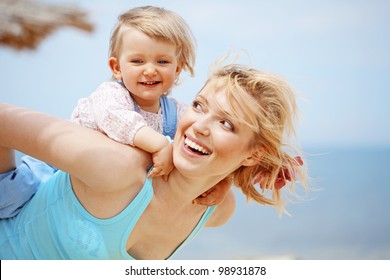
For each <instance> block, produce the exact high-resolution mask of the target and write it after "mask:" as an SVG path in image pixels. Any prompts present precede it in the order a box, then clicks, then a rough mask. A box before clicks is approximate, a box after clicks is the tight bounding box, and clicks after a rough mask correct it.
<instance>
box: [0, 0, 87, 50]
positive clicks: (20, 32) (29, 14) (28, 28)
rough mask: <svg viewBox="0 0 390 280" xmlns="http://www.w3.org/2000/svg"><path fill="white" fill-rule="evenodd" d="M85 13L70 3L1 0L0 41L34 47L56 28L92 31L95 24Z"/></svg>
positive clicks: (0, 43) (20, 46)
mask: <svg viewBox="0 0 390 280" xmlns="http://www.w3.org/2000/svg"><path fill="white" fill-rule="evenodd" d="M86 16H87V13H86V12H84V11H82V10H80V9H79V8H77V7H76V6H74V5H69V4H47V3H38V2H34V1H32V0H0V45H6V46H9V47H12V48H14V49H17V50H21V49H35V48H36V47H37V46H38V45H39V43H40V42H42V40H44V39H45V38H46V37H47V36H48V35H50V34H51V33H52V32H53V31H55V30H56V29H58V28H61V27H66V26H70V27H74V28H77V29H81V30H84V31H86V32H92V31H93V28H94V27H93V24H91V23H90V22H89V21H87V20H86V19H85V18H86Z"/></svg>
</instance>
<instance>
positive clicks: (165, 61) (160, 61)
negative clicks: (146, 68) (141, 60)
mask: <svg viewBox="0 0 390 280" xmlns="http://www.w3.org/2000/svg"><path fill="white" fill-rule="evenodd" d="M158 63H159V64H168V63H169V61H168V60H159V61H158Z"/></svg>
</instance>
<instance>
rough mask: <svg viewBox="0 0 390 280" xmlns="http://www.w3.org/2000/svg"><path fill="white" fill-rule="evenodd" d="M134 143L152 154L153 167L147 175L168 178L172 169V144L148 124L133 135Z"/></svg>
mask: <svg viewBox="0 0 390 280" xmlns="http://www.w3.org/2000/svg"><path fill="white" fill-rule="evenodd" d="M134 145H135V146H136V147H138V148H140V149H142V150H144V151H146V152H149V153H151V154H152V156H153V165H154V166H153V169H152V171H151V172H150V173H149V177H156V176H164V178H165V179H167V178H168V175H169V173H170V172H171V171H172V169H173V160H172V145H171V143H170V142H169V140H168V139H167V138H166V137H165V136H164V135H162V134H160V133H158V132H156V131H154V130H153V129H152V128H150V127H148V126H144V127H141V128H140V129H139V130H138V131H137V133H136V134H135V137H134Z"/></svg>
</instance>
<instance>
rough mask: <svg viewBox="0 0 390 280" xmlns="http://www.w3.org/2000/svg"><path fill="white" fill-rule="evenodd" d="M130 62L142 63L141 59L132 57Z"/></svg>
mask: <svg viewBox="0 0 390 280" xmlns="http://www.w3.org/2000/svg"><path fill="white" fill-rule="evenodd" d="M130 62H132V63H137V64H139V63H142V60H141V59H132V60H131V61H130Z"/></svg>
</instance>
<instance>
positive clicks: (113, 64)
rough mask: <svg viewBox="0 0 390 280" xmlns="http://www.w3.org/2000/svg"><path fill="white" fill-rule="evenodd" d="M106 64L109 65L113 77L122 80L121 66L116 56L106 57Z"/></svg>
mask: <svg viewBox="0 0 390 280" xmlns="http://www.w3.org/2000/svg"><path fill="white" fill-rule="evenodd" d="M108 65H109V66H110V69H111V72H112V74H113V75H114V77H115V79H117V80H122V72H121V67H120V65H119V62H118V60H117V59H116V57H110V58H109V59H108Z"/></svg>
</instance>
